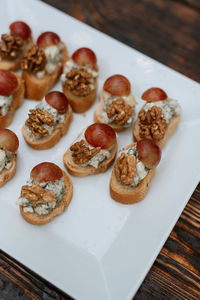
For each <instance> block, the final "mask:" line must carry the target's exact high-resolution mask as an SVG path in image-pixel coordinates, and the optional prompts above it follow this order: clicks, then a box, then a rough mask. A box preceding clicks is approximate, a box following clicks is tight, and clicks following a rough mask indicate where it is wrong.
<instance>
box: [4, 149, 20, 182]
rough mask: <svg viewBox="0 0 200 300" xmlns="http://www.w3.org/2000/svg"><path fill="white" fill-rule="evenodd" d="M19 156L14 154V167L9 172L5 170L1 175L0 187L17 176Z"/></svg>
mask: <svg viewBox="0 0 200 300" xmlns="http://www.w3.org/2000/svg"><path fill="white" fill-rule="evenodd" d="M16 161H17V154H13V159H12V166H11V168H10V169H9V170H6V169H4V170H3V171H2V173H1V174H0V187H2V186H3V185H4V184H5V183H6V182H8V181H9V180H10V179H11V178H13V177H14V176H15V173H16Z"/></svg>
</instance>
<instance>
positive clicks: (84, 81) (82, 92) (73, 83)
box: [64, 68, 92, 96]
mask: <svg viewBox="0 0 200 300" xmlns="http://www.w3.org/2000/svg"><path fill="white" fill-rule="evenodd" d="M65 77H66V79H67V80H66V81H65V83H64V85H65V86H66V88H67V89H68V90H70V91H71V92H72V93H73V94H74V95H75V96H86V95H88V94H89V93H90V92H91V90H92V89H91V86H90V84H91V82H90V79H92V74H91V73H89V72H88V71H86V70H85V69H78V68H72V69H71V71H70V72H68V73H67V74H66V75H65Z"/></svg>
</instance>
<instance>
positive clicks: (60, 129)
mask: <svg viewBox="0 0 200 300" xmlns="http://www.w3.org/2000/svg"><path fill="white" fill-rule="evenodd" d="M72 119H73V115H72V109H71V106H70V105H69V106H68V110H67V113H66V118H65V121H64V123H59V124H58V125H57V126H56V129H55V130H54V132H53V134H52V135H50V136H48V137H46V138H42V139H40V140H35V141H31V140H30V138H29V136H28V134H27V131H26V129H27V126H26V125H24V126H23V127H22V135H23V137H24V140H25V142H26V143H27V144H28V145H29V146H30V147H32V148H33V149H35V150H46V149H49V148H52V147H53V146H54V145H55V144H57V143H58V142H59V140H60V139H61V137H62V136H64V135H65V134H66V133H67V131H68V129H69V126H70V124H71V121H72Z"/></svg>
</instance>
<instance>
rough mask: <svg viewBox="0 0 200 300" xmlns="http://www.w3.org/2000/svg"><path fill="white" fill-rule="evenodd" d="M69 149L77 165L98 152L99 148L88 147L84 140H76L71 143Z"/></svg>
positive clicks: (85, 161)
mask: <svg viewBox="0 0 200 300" xmlns="http://www.w3.org/2000/svg"><path fill="white" fill-rule="evenodd" d="M70 150H71V151H72V157H73V159H74V162H75V163H76V164H77V165H82V164H85V163H87V162H88V161H89V160H90V159H91V158H92V157H94V156H95V155H96V154H97V153H99V152H100V150H101V148H100V147H96V148H94V149H89V148H88V147H87V146H86V143H85V141H84V140H81V141H80V142H76V143H75V144H73V145H72V146H71V147H70Z"/></svg>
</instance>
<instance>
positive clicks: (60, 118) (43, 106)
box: [26, 98, 66, 141]
mask: <svg viewBox="0 0 200 300" xmlns="http://www.w3.org/2000/svg"><path fill="white" fill-rule="evenodd" d="M35 109H40V110H42V111H44V110H45V111H47V112H48V113H50V114H52V115H53V117H54V126H49V125H47V124H42V126H43V127H44V128H45V129H47V130H48V132H49V135H51V134H52V133H53V132H54V130H55V128H56V126H57V125H58V124H59V123H64V121H65V118H66V113H59V112H58V111H57V109H55V108H54V107H52V106H51V105H49V104H48V103H47V102H46V100H45V98H43V99H42V101H41V102H40V103H39V104H37V105H36V107H35ZM26 131H27V134H28V136H29V138H30V140H32V141H33V140H37V139H40V138H41V136H36V135H34V134H33V133H32V132H31V130H30V129H29V128H28V127H27V128H26Z"/></svg>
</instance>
